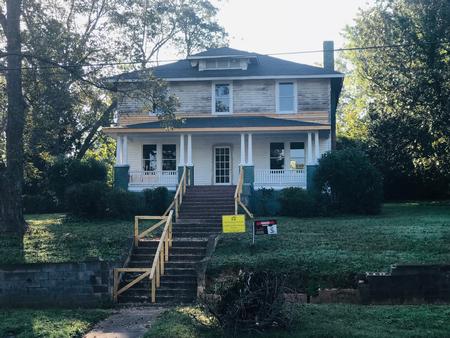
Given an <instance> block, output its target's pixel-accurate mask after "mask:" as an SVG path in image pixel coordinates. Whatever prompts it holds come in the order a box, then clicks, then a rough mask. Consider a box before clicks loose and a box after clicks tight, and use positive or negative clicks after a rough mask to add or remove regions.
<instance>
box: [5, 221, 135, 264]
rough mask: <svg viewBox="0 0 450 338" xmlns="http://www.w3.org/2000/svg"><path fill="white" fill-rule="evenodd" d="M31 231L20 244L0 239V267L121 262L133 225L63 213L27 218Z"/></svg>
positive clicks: (11, 240) (128, 222)
mask: <svg viewBox="0 0 450 338" xmlns="http://www.w3.org/2000/svg"><path fill="white" fill-rule="evenodd" d="M25 219H26V221H27V223H28V226H29V231H28V232H27V233H26V234H25V235H24V237H23V241H22V239H21V238H20V243H19V242H18V241H17V240H16V238H14V237H10V236H6V235H5V236H1V237H0V264H18V263H58V262H80V261H84V260H88V259H104V260H121V259H123V256H124V255H126V254H127V253H128V249H129V245H130V241H129V238H130V236H131V234H132V230H133V229H132V228H133V222H132V221H131V220H130V221H122V220H107V221H104V220H95V221H93V222H88V221H86V220H79V219H73V218H68V217H66V216H65V215H64V214H41V215H29V216H26V217H25Z"/></svg>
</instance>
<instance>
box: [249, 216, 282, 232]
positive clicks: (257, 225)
mask: <svg viewBox="0 0 450 338" xmlns="http://www.w3.org/2000/svg"><path fill="white" fill-rule="evenodd" d="M253 231H254V234H255V235H276V234H277V233H278V232H277V221H276V220H274V219H271V220H265V221H255V222H254V223H253Z"/></svg>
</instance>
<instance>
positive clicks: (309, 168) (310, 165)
mask: <svg viewBox="0 0 450 338" xmlns="http://www.w3.org/2000/svg"><path fill="white" fill-rule="evenodd" d="M314 137H315V142H314V145H315V151H314V153H315V156H316V160H314V158H313V145H312V133H310V132H309V133H308V162H307V165H306V189H308V190H313V189H314V176H315V174H316V169H317V160H318V159H319V154H320V152H319V141H318V139H319V132H315V135H314Z"/></svg>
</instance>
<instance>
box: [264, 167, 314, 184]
mask: <svg viewBox="0 0 450 338" xmlns="http://www.w3.org/2000/svg"><path fill="white" fill-rule="evenodd" d="M255 186H271V187H277V186H279V187H285V186H286V187H301V188H306V169H255Z"/></svg>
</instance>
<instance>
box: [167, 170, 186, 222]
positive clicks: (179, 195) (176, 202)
mask: <svg viewBox="0 0 450 338" xmlns="http://www.w3.org/2000/svg"><path fill="white" fill-rule="evenodd" d="M188 176H189V177H188ZM190 176H191V175H190V174H189V175H187V168H186V166H185V167H183V174H182V175H181V179H180V182H179V183H178V188H177V190H176V192H175V196H174V197H173V201H172V203H170V205H169V207H168V208H167V209H166V211H165V212H164V214H163V216H165V215H167V214H168V213H169V211H170V210H172V208H174V207H175V217H176V218H177V219H178V215H179V211H180V207H181V203H183V196H184V194H186V181H187V179H189V184H190Z"/></svg>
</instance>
